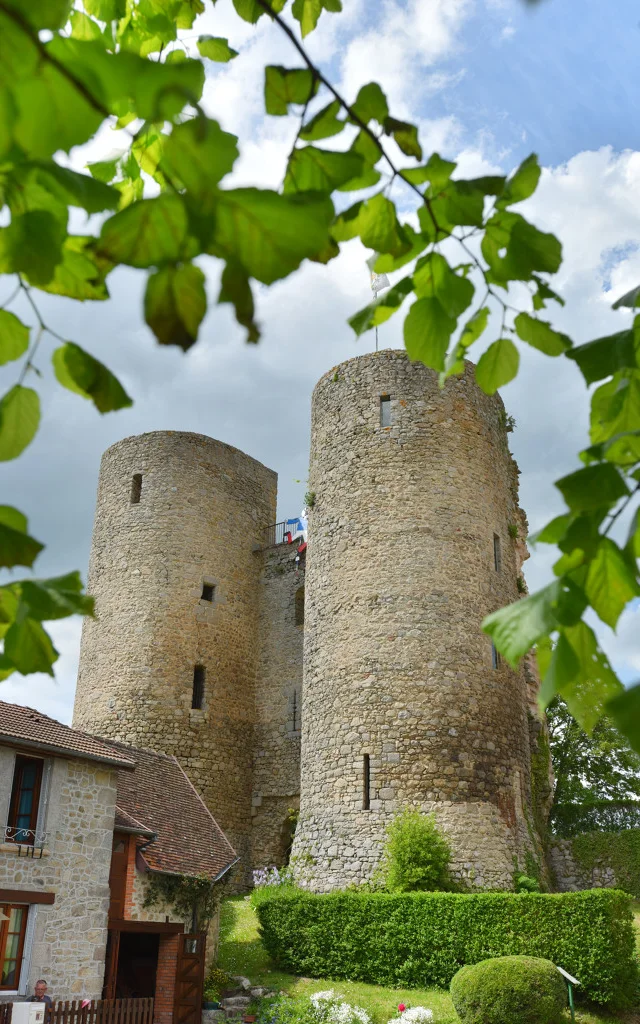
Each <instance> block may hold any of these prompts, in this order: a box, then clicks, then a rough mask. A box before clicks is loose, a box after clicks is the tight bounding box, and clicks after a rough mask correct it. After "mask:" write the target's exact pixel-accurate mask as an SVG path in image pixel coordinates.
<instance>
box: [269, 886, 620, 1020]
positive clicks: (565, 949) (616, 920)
mask: <svg viewBox="0 0 640 1024" xmlns="http://www.w3.org/2000/svg"><path fill="white" fill-rule="evenodd" d="M256 910H257V914H258V919H259V921H260V926H261V937H262V941H263V943H264V945H265V947H266V949H267V951H268V953H269V954H270V955H271V957H273V959H274V960H275V961H276V962H277V963H278V964H279V965H280V966H281V967H283V968H285V969H286V970H288V971H291V972H292V973H294V974H301V975H307V976H311V977H315V978H332V979H341V978H345V979H349V980H351V981H366V982H372V983H373V984H378V985H397V986H401V985H403V986H414V987H417V986H428V985H438V986H440V987H443V988H444V987H446V986H448V984H449V982H450V981H451V979H452V978H453V976H454V974H455V973H456V972H457V971H458V970H459V969H460V968H461V967H463V966H464V965H465V964H474V963H478V962H479V961H480V960H486V959H487V958H490V957H497V956H510V955H526V956H536V957H544V958H546V959H548V960H552V961H553V963H554V964H556V965H558V966H560V967H563V968H564V969H565V970H566V971H569V973H570V974H573V975H574V977H576V978H578V979H579V981H580V982H581V983H582V984H581V988H580V992H583V993H585V994H586V995H587V996H588V998H590V999H592V1000H593V1001H594V1002H596V1003H601V1004H608V1005H610V1006H612V1007H624V1006H628V1005H631V1004H632V1002H633V999H634V996H635V994H636V987H637V963H636V959H635V947H634V933H633V923H632V922H633V916H632V911H631V899H630V897H629V896H627V895H626V894H625V893H622V892H619V891H617V890H613V889H595V890H590V891H589V892H575V893H560V894H554V895H549V894H546V893H522V894H516V893H478V894H477V895H475V894H474V895H466V894H459V893H448V892H433V893H431V892H414V893H397V894H391V893H360V892H351V891H350V892H336V893H329V894H328V895H317V894H314V893H308V892H303V891H300V890H295V889H294V890H291V889H288V890H287V889H284V890H280V891H278V890H275V891H273V893H272V894H266V893H265V894H263V895H262V896H261V900H260V901H259V903H258V905H257V907H256Z"/></svg>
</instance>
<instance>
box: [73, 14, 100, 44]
mask: <svg viewBox="0 0 640 1024" xmlns="http://www.w3.org/2000/svg"><path fill="white" fill-rule="evenodd" d="M70 20H71V36H72V38H73V39H102V29H101V28H100V26H99V25H98V24H97V23H96V22H95V21H94V20H93V18H88V17H87V15H86V14H84V13H83V12H82V11H72V12H71V19H70Z"/></svg>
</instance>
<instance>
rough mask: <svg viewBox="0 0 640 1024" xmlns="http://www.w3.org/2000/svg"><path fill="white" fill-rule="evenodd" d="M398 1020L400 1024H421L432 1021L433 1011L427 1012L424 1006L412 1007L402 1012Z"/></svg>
mask: <svg viewBox="0 0 640 1024" xmlns="http://www.w3.org/2000/svg"><path fill="white" fill-rule="evenodd" d="M400 1020H401V1021H402V1024H423V1022H426V1021H428V1020H433V1011H432V1010H428V1009H427V1008H426V1006H412V1007H410V1008H409V1009H408V1010H405V1011H404V1013H403V1014H402V1016H401V1017H400Z"/></svg>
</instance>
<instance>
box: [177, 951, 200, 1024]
mask: <svg viewBox="0 0 640 1024" xmlns="http://www.w3.org/2000/svg"><path fill="white" fill-rule="evenodd" d="M206 938H207V937H206V935H205V934H204V932H201V933H200V934H198V935H179V936H178V942H179V945H178V964H177V969H176V995H175V1004H174V1010H173V1021H174V1024H200V1021H201V1020H202V991H203V987H204V952H205V943H206Z"/></svg>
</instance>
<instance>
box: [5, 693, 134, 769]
mask: <svg viewBox="0 0 640 1024" xmlns="http://www.w3.org/2000/svg"><path fill="white" fill-rule="evenodd" d="M1 742H5V743H18V744H19V745H20V746H21V747H29V748H33V749H36V750H45V751H49V752H50V753H53V754H60V755H67V756H69V757H82V758H87V759H88V760H90V761H101V762H103V763H105V764H113V765H118V766H121V767H129V768H131V767H133V761H132V760H131V758H130V757H129V756H128V755H127V754H126V753H124V752H123V751H122V750H116V749H115V747H112V746H110V745H109V744H107V743H105V742H104V741H103V740H99V739H97V738H96V737H95V736H90V735H89V734H88V733H86V732H80V730H79V729H72V728H71V727H70V726H68V725H62V723H61V722H56V720H55V718H49V717H48V715H43V714H42V712H41V711H36V710H35V709H34V708H25V707H22V705H21V704H7V703H6V702H5V701H0V743H1Z"/></svg>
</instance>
